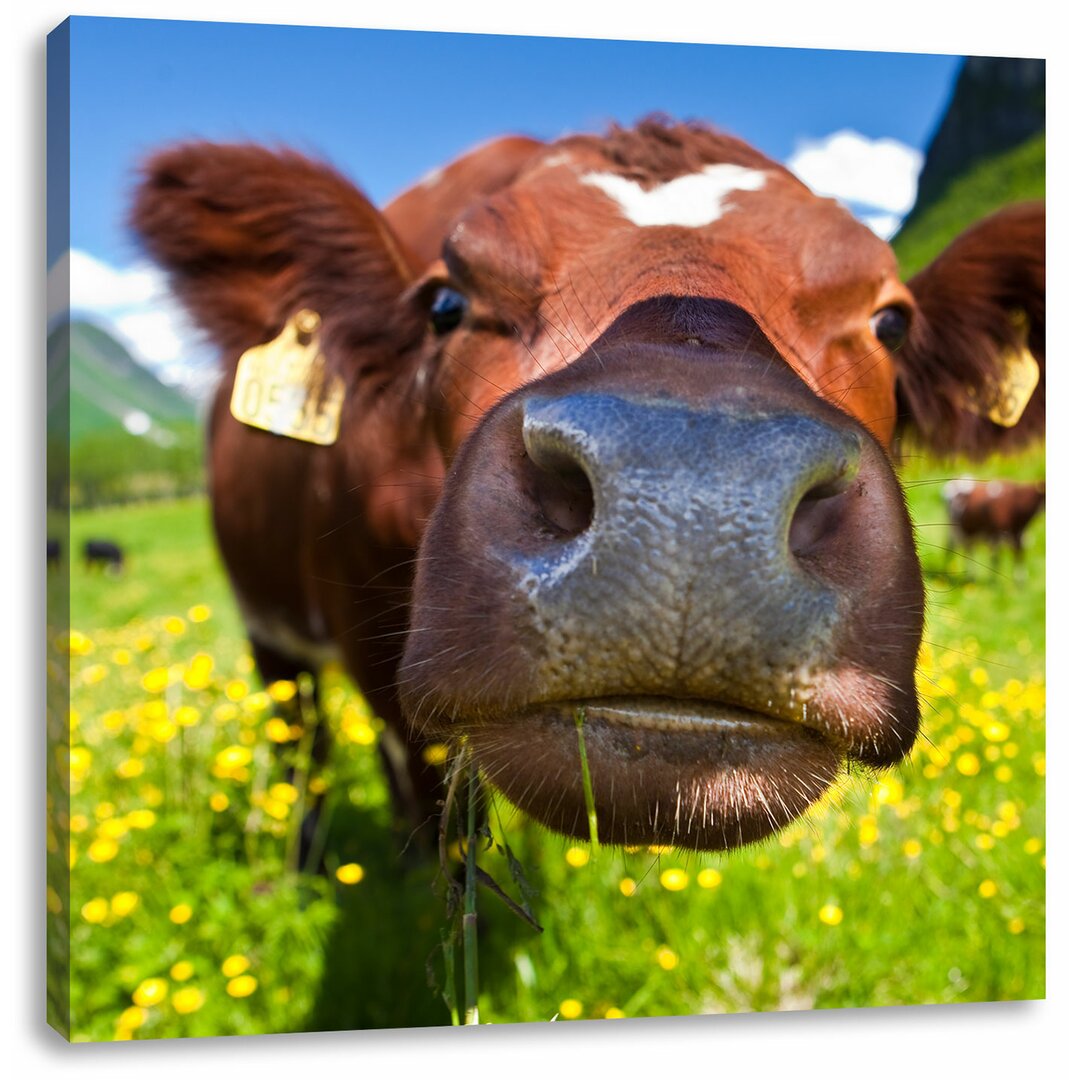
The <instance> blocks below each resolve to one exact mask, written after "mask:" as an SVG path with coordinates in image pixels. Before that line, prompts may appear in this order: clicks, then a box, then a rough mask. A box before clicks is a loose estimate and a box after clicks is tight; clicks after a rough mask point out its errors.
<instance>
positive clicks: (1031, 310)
mask: <svg viewBox="0 0 1080 1080" xmlns="http://www.w3.org/2000/svg"><path fill="white" fill-rule="evenodd" d="M908 287H909V288H910V290H911V292H912V294H913V295H914V297H915V304H916V310H915V315H914V319H913V322H912V326H911V331H910V333H909V335H908V340H907V342H906V343H905V344H904V346H903V347H902V348H901V349H900V350H899V351H898V352H897V355H896V366H897V375H898V386H897V410H898V433H899V434H901V435H902V434H904V433H905V432H908V431H911V432H913V433H914V434H915V435H916V437H917V438H918V439H919V440H920V441H921V442H923V443H924V444H926V445H927V446H928V447H929V448H930V449H932V450H934V451H937V452H938V453H942V454H951V453H964V454H968V455H970V456H973V457H984V456H985V455H986V454H989V453H992V452H994V451H996V450H1011V449H1016V448H1018V447H1020V446H1022V445H1024V444H1025V443H1028V442H1030V441H1032V440H1034V439H1036V438H1039V437H1041V436H1042V434H1043V431H1044V428H1045V351H1046V332H1045V306H1046V210H1045V206H1044V204H1043V203H1023V204H1018V205H1015V206H1010V207H1007V208H1005V209H1004V210H1000V211H998V212H997V213H996V214H993V215H992V216H990V217H988V218H985V219H983V220H982V221H980V222H978V223H977V224H975V225H973V226H972V227H971V228H970V229H968V230H967V231H966V232H964V233H962V234H961V235H960V236H959V237H957V239H956V240H954V241H953V243H952V244H951V245H950V246H949V247H948V248H946V249H945V251H943V252H942V253H941V255H939V256H938V257H937V258H936V259H935V260H934V261H933V262H932V263H931V264H930V265H929V266H928V267H926V269H925V270H922V271H921V272H920V273H918V274H916V275H915V277H913V278H912V279H911V281H909V282H908Z"/></svg>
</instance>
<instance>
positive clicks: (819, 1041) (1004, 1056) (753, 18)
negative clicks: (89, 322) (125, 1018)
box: [0, 0, 1080, 1080]
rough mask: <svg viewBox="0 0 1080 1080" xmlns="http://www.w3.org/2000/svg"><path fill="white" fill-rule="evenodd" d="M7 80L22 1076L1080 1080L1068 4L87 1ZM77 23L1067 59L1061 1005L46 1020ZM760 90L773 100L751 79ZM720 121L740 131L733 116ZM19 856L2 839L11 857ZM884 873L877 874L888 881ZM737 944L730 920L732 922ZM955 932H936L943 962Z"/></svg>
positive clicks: (7, 918) (1073, 195) (1060, 190)
mask: <svg viewBox="0 0 1080 1080" xmlns="http://www.w3.org/2000/svg"><path fill="white" fill-rule="evenodd" d="M5 8H6V12H5V24H4V26H3V33H2V38H3V43H2V49H3V62H2V64H0V77H2V79H3V93H2V94H0V101H2V102H3V103H4V114H5V115H4V123H5V128H4V133H5V139H4V144H3V145H5V146H6V147H7V151H8V152H7V154H6V156H5V161H4V163H3V165H2V166H0V177H2V179H0V183H2V185H3V194H4V198H3V199H2V200H0V205H2V207H3V214H4V226H5V227H4V231H3V234H2V236H3V239H4V244H3V248H4V256H5V257H4V260H3V273H4V279H3V289H2V291H0V297H3V300H4V306H3V308H2V309H0V310H2V312H3V316H2V317H3V319H4V321H5V323H6V325H7V327H8V330H7V335H8V337H9V345H8V348H7V349H5V350H4V355H3V357H2V358H0V373H2V374H0V378H2V379H3V386H4V392H3V393H2V395H0V415H2V416H3V423H2V425H0V426H2V428H3V438H4V455H3V458H2V459H0V460H3V461H6V462H7V463H8V465H7V468H6V470H5V476H4V480H5V485H4V487H5V490H7V491H8V496H7V498H6V499H5V501H4V504H3V510H4V520H3V522H2V523H0V554H2V560H0V565H2V566H3V569H4V573H5V578H6V580H5V582H4V585H5V588H4V591H3V593H2V594H0V596H6V597H8V599H9V600H10V601H11V603H10V604H8V606H7V607H6V608H2V607H0V612H3V614H0V634H2V637H3V647H2V648H0V657H6V661H5V662H6V664H7V667H6V668H5V669H0V672H2V674H0V678H3V679H4V681H5V682H6V683H7V685H8V686H9V687H12V688H13V690H14V692H13V694H12V697H11V698H10V699H9V700H8V702H7V703H6V708H5V709H4V710H3V725H4V730H5V733H6V739H5V743H4V746H5V748H6V749H7V755H6V770H5V774H4V776H3V780H2V781H0V790H2V792H3V807H2V811H0V827H2V829H3V830H4V832H3V833H2V834H0V835H6V836H7V837H8V839H9V840H10V846H9V847H8V848H7V854H6V856H3V858H4V864H5V868H6V873H5V874H4V875H3V885H2V886H0V905H2V907H0V912H2V917H0V927H2V929H3V933H4V947H3V948H2V949H0V968H2V975H3V987H2V993H3V997H2V998H0V1021H2V1024H3V1043H2V1049H0V1069H2V1070H4V1072H5V1074H6V1075H8V1076H12V1077H16V1078H19V1080H21V1078H22V1077H38V1076H44V1077H54V1076H63V1077H68V1076H71V1077H74V1076H80V1077H99V1076H100V1077H105V1076H107V1077H127V1076H142V1077H147V1078H149V1080H158V1078H162V1080H165V1078H172V1077H185V1078H188V1077H190V1076H191V1075H192V1074H193V1073H195V1074H201V1075H202V1076H206V1077H216V1076H228V1077H230V1080H231V1078H236V1080H240V1078H242V1077H249V1076H250V1077H269V1076H273V1077H285V1076H291V1075H296V1074H302V1073H304V1072H307V1073H310V1074H311V1075H312V1076H313V1077H314V1078H317V1080H322V1078H323V1077H327V1078H330V1077H334V1078H337V1077H342V1078H345V1077H348V1078H352V1077H364V1078H365V1080H366V1078H376V1077H380V1076H391V1075H392V1076H393V1077H394V1078H395V1080H397V1078H398V1077H401V1078H403V1080H404V1078H411V1077H413V1076H422V1077H424V1080H442V1078H443V1077H450V1076H459V1075H466V1073H468V1074H469V1075H471V1076H475V1075H477V1074H480V1075H490V1076H495V1077H500V1076H502V1075H507V1076H513V1077H514V1078H515V1080H516V1078H517V1077H520V1076H525V1077H532V1076H546V1075H548V1074H549V1073H550V1072H552V1071H556V1072H557V1074H562V1075H568V1076H577V1075H584V1074H586V1073H592V1072H597V1073H599V1074H600V1076H601V1077H603V1078H605V1080H606V1078H607V1077H611V1078H613V1080H614V1078H621V1077H623V1076H625V1077H637V1076H660V1077H664V1076H671V1077H680V1078H681V1077H688V1078H689V1077H708V1078H709V1080H712V1078H714V1077H715V1078H716V1080H730V1078H733V1077H742V1076H745V1075H747V1074H751V1075H753V1076H754V1077H755V1078H757V1077H762V1076H764V1077H771V1076H781V1075H793V1076H796V1077H798V1078H799V1080H803V1078H806V1080H812V1078H816V1077H823V1078H824V1077H828V1078H830V1080H833V1078H839V1077H848V1076H851V1077H859V1078H860V1080H879V1078H880V1080H886V1078H890V1077H904V1078H905V1080H907V1078H911V1077H916V1078H918V1080H922V1078H924V1077H954V1076H956V1077H964V1078H967V1077H971V1078H982V1077H988V1078H995V1077H1014V1076H1018V1075H1019V1076H1022V1077H1023V1078H1024V1080H1028V1078H1033V1077H1059V1076H1065V1075H1070V1076H1072V1075H1076V1071H1075V1070H1076V1069H1077V1066H1078V1062H1080V1053H1078V1051H1077V1032H1078V1030H1080V1016H1078V1015H1077V1010H1078V1006H1080V993H1078V990H1077V983H1078V981H1080V980H1078V977H1077V976H1078V972H1077V970H1076V965H1077V963H1078V961H1080V955H1078V950H1077V942H1078V934H1077V919H1078V917H1080V897H1078V895H1077V887H1076V886H1077V876H1078V875H1077V870H1076V865H1077V862H1078V861H1080V842H1078V836H1080V808H1078V805H1077V800H1075V799H1073V798H1071V794H1072V792H1073V791H1075V790H1077V787H1078V785H1077V784H1076V782H1075V781H1074V779H1073V777H1072V776H1071V770H1075V769H1076V768H1077V755H1078V751H1080V743H1078V740H1077V737H1076V730H1077V727H1078V725H1080V707H1078V706H1077V705H1076V703H1075V699H1076V689H1077V688H1076V684H1075V683H1074V682H1073V679H1074V677H1075V675H1074V672H1075V670H1076V662H1075V660H1074V659H1073V645H1074V642H1075V641H1076V640H1077V634H1076V631H1075V629H1074V620H1073V619H1072V618H1070V615H1071V610H1072V607H1073V605H1074V603H1076V602H1077V600H1078V599H1080V598H1078V596H1077V591H1076V572H1075V569H1074V567H1073V559H1074V549H1075V539H1074V538H1075V536H1076V535H1077V534H1076V531H1075V526H1076V514H1075V509H1074V506H1075V499H1076V492H1077V484H1076V481H1075V477H1076V475H1077V469H1076V464H1075V455H1076V453H1077V450H1078V444H1077V439H1076V436H1075V434H1074V432H1075V430H1076V427H1077V425H1076V423H1075V421H1073V420H1072V418H1071V416H1070V415H1069V413H1071V405H1072V403H1074V402H1075V401H1076V400H1077V399H1076V398H1075V397H1074V396H1073V395H1074V394H1075V392H1076V389H1077V378H1076V372H1077V369H1078V367H1080V356H1078V355H1077V354H1078V353H1080V346H1078V345H1077V344H1076V343H1075V342H1074V341H1073V337H1074V324H1073V322H1072V316H1073V314H1074V313H1075V310H1076V307H1077V298H1076V293H1077V290H1078V288H1080V280H1078V279H1080V275H1078V274H1077V271H1076V265H1077V264H1076V255H1075V253H1076V251H1077V244H1078V243H1080V235H1078V230H1077V213H1076V200H1077V197H1078V189H1080V185H1078V184H1077V182H1076V175H1077V173H1076V152H1075V144H1076V140H1077V139H1078V138H1080V124H1078V123H1077V115H1078V113H1077V110H1076V105H1077V103H1078V98H1080V95H1078V94H1077V68H1078V66H1080V57H1078V56H1077V47H1078V46H1080V36H1078V34H1077V20H1076V16H1075V15H1074V14H1073V13H1072V10H1071V5H1070V3H1069V0H1027V2H1025V3H1016V2H1015V0H1012V2H1010V3H1002V2H998V0H982V2H971V0H969V2H966V3H956V4H950V3H947V2H945V0H903V2H897V0H893V2H890V3H888V4H879V5H875V4H873V3H872V2H871V0H817V2H810V0H768V2H764V3H763V2H761V0H751V2H749V3H743V4H731V3H726V2H723V0H720V2H716V0H713V2H705V0H696V2H684V0H664V2H663V3H662V4H660V5H659V6H656V5H631V4H630V3H629V2H628V0H626V2H623V3H618V4H616V3H609V2H603V3H592V4H586V3H584V2H583V0H543V3H542V5H533V4H515V3H508V2H502V3H496V2H488V0H457V2H456V3H452V2H448V0H442V2H434V0H409V3H408V4H402V5H400V6H397V5H395V6H394V8H393V9H390V6H389V5H385V4H378V5H375V4H368V3H358V2H355V0H354V2H353V3H345V2H340V0H339V2H335V0H292V2H282V0H263V2H261V3H255V2H252V0H184V2H183V3H180V2H176V0H165V2H162V3H157V4H151V3H149V2H148V0H143V2H142V3H139V2H137V0H126V2H125V0H113V2H101V3H98V4H96V5H93V6H88V7H82V8H79V9H76V10H75V11H72V10H71V9H69V8H65V7H64V6H63V5H61V4H57V3H55V2H53V0H39V2H36V3H33V2H29V0H16V2H15V3H13V4H9V5H5ZM69 14H81V15H111V16H142V17H155V18H202V19H216V20H230V21H253V22H276V23H305V24H309V25H310V24H321V25H328V26H369V27H382V28H389V29H427V30H458V31H477V32H479V31H486V32H497V33H533V34H547V35H555V36H576V37H608V38H638V39H653V40H668V41H702V42H717V43H726V44H745V45H787V46H804V47H818V48H851V49H859V48H862V49H876V50H892V51H906V52H943V53H962V54H986V55H1009V56H1042V57H1046V58H1047V85H1048V116H1047V120H1048V123H1047V127H1048V133H1049V148H1050V149H1049V155H1048V161H1049V179H1048V204H1049V221H1050V234H1049V237H1048V254H1049V257H1050V261H1051V266H1050V271H1051V272H1050V275H1049V280H1050V297H1049V305H1048V307H1049V313H1050V314H1049V320H1048V323H1049V325H1048V330H1049V334H1050V348H1049V351H1050V353H1051V356H1052V359H1051V361H1050V375H1049V379H1050V382H1051V386H1052V392H1051V393H1050V394H1048V411H1049V422H1048V428H1049V432H1050V441H1049V447H1048V472H1049V486H1050V492H1051V493H1050V509H1049V511H1048V526H1049V534H1048V535H1049V541H1048V544H1049V548H1050V555H1049V567H1050V570H1049V576H1050V589H1049V615H1048V621H1049V635H1048V636H1049V642H1050V649H1049V657H1048V673H1047V683H1048V686H1049V690H1050V695H1049V705H1048V724H1047V727H1048V731H1049V746H1048V754H1047V756H1048V758H1049V761H1050V769H1049V772H1048V784H1049V789H1050V810H1049V826H1048V844H1047V848H1048V860H1049V879H1050V901H1051V907H1050V913H1049V940H1048V944H1047V954H1048V989H1047V999H1048V1000H1047V1001H1046V1002H1031V1003H1027V1002H1022V1003H999V1004H987V1005H971V1006H949V1007H941V1006H938V1007H919V1008H893V1009H863V1010H843V1011H835V1012H817V1013H800V1014H786V1015H779V1016H777V1015H748V1016H730V1017H688V1018H680V1019H671V1020H639V1021H617V1022H612V1021H602V1022H596V1023H587V1024H586V1023H578V1024H559V1025H552V1024H548V1025H541V1024H531V1025H518V1026H515V1027H500V1028H494V1027H492V1028H481V1029H476V1030H467V1031H465V1030H431V1031H401V1032H394V1031H388V1032H342V1033H336V1034H325V1035H282V1036H263V1037H260V1038H232V1039H225V1038H222V1039H210V1040H190V1041H186V1042H159V1043H143V1044H118V1045H83V1046H74V1047H71V1046H67V1045H66V1044H65V1043H63V1041H62V1040H61V1039H60V1038H59V1037H58V1036H56V1035H55V1034H53V1033H52V1032H51V1031H49V1030H48V1029H47V1027H46V1026H45V1022H44V1000H45V992H44V968H45V963H44V960H45V946H44V918H43V916H44V909H45V905H44V891H45V880H44V878H45V871H44V857H43V853H44V844H43V832H44V830H43V824H44V822H43V812H44V797H43V795H44V791H43V787H44V783H43V781H44V768H43V764H42V763H43V758H44V752H43V744H44V739H43V731H44V725H43V721H44V672H43V664H42V651H43V650H42V646H43V643H44V640H45V636H44V560H43V559H42V558H41V550H42V548H43V547H44V542H43V541H44V531H45V530H44V513H43V511H44V476H45V449H44V447H45V440H44V416H45V403H44V386H45V378H44V374H45V373H44V360H45V349H44V338H45V335H44V325H45V293H44V282H45V255H44V251H45V242H44V241H45V203H44V184H45V165H44V160H45V141H44V132H45V94H44V75H45V35H46V34H47V32H48V31H49V30H51V29H52V28H53V27H54V26H55V25H57V24H58V23H59V22H61V21H62V20H63V19H64V18H65V17H66V16H67V15H69ZM746 92H747V93H753V87H747V91H746ZM717 119H721V118H717ZM0 850H2V849H0ZM869 884H870V883H869V882H868V885H869ZM717 932H718V933H723V932H724V928H722V927H718V928H717ZM940 945H941V943H940V942H927V948H938V947H940Z"/></svg>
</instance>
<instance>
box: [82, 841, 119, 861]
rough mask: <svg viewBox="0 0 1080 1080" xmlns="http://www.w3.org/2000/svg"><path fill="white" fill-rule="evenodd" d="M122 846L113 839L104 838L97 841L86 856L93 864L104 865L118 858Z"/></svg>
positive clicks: (88, 849)
mask: <svg viewBox="0 0 1080 1080" xmlns="http://www.w3.org/2000/svg"><path fill="white" fill-rule="evenodd" d="M119 850H120V846H119V845H118V844H117V842H116V841H115V840H113V839H112V838H111V837H107V836H103V837H100V838H99V839H97V840H95V841H94V842H93V843H92V844H91V845H90V846H89V847H88V848H87V849H86V854H87V855H88V856H89V858H90V860H91V862H96V863H103V862H108V861H109V860H110V859H115V858H116V853H117V852H118V851H119Z"/></svg>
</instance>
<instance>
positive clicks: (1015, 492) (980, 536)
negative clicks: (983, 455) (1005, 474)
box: [942, 476, 1046, 565]
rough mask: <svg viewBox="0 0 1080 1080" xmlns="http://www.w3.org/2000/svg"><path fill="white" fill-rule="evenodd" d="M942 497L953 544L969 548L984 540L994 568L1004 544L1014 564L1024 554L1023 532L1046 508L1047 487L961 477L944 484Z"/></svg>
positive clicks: (1012, 481) (1013, 481)
mask: <svg viewBox="0 0 1080 1080" xmlns="http://www.w3.org/2000/svg"><path fill="white" fill-rule="evenodd" d="M942 496H943V497H944V499H945V506H946V508H947V510H948V513H949V524H950V525H951V527H952V536H951V540H952V542H953V543H954V544H955V545H956V546H957V547H962V548H970V547H971V546H972V544H973V543H974V542H975V541H976V540H985V541H986V542H987V543H989V544H990V545H991V547H992V548H993V552H994V563H995V565H996V564H997V562H998V559H999V555H1000V551H1001V545H1002V544H1004V543H1006V542H1008V543H1009V544H1011V546H1012V549H1013V557H1014V562H1015V561H1017V560H1019V559H1020V557H1021V556H1022V555H1023V552H1024V531H1025V530H1026V529H1027V527H1028V526H1029V525H1030V524H1031V522H1032V521H1033V520H1034V519H1035V517H1036V515H1037V514H1038V513H1039V511H1040V510H1042V508H1043V507H1044V506H1045V505H1046V484H1045V483H1043V482H1039V483H1037V484H1025V483H1018V482H1017V481H1015V480H973V479H972V478H971V477H968V476H963V477H960V478H958V479H956V480H950V481H949V482H948V483H947V484H945V486H944V487H943V488H942Z"/></svg>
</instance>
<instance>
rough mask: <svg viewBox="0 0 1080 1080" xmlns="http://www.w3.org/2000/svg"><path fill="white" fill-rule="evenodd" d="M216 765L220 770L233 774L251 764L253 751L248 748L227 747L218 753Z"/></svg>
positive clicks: (215, 759)
mask: <svg viewBox="0 0 1080 1080" xmlns="http://www.w3.org/2000/svg"><path fill="white" fill-rule="evenodd" d="M214 763H215V764H216V765H217V766H218V767H219V768H220V769H223V770H226V771H228V772H233V771H234V770H236V769H241V768H243V767H244V766H245V765H248V764H250V763H251V751H250V750H249V749H248V748H247V747H246V746H237V745H235V744H234V745H233V746H227V747H225V749H224V750H221V751H219V752H218V755H217V756H216V757H215V758H214Z"/></svg>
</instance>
